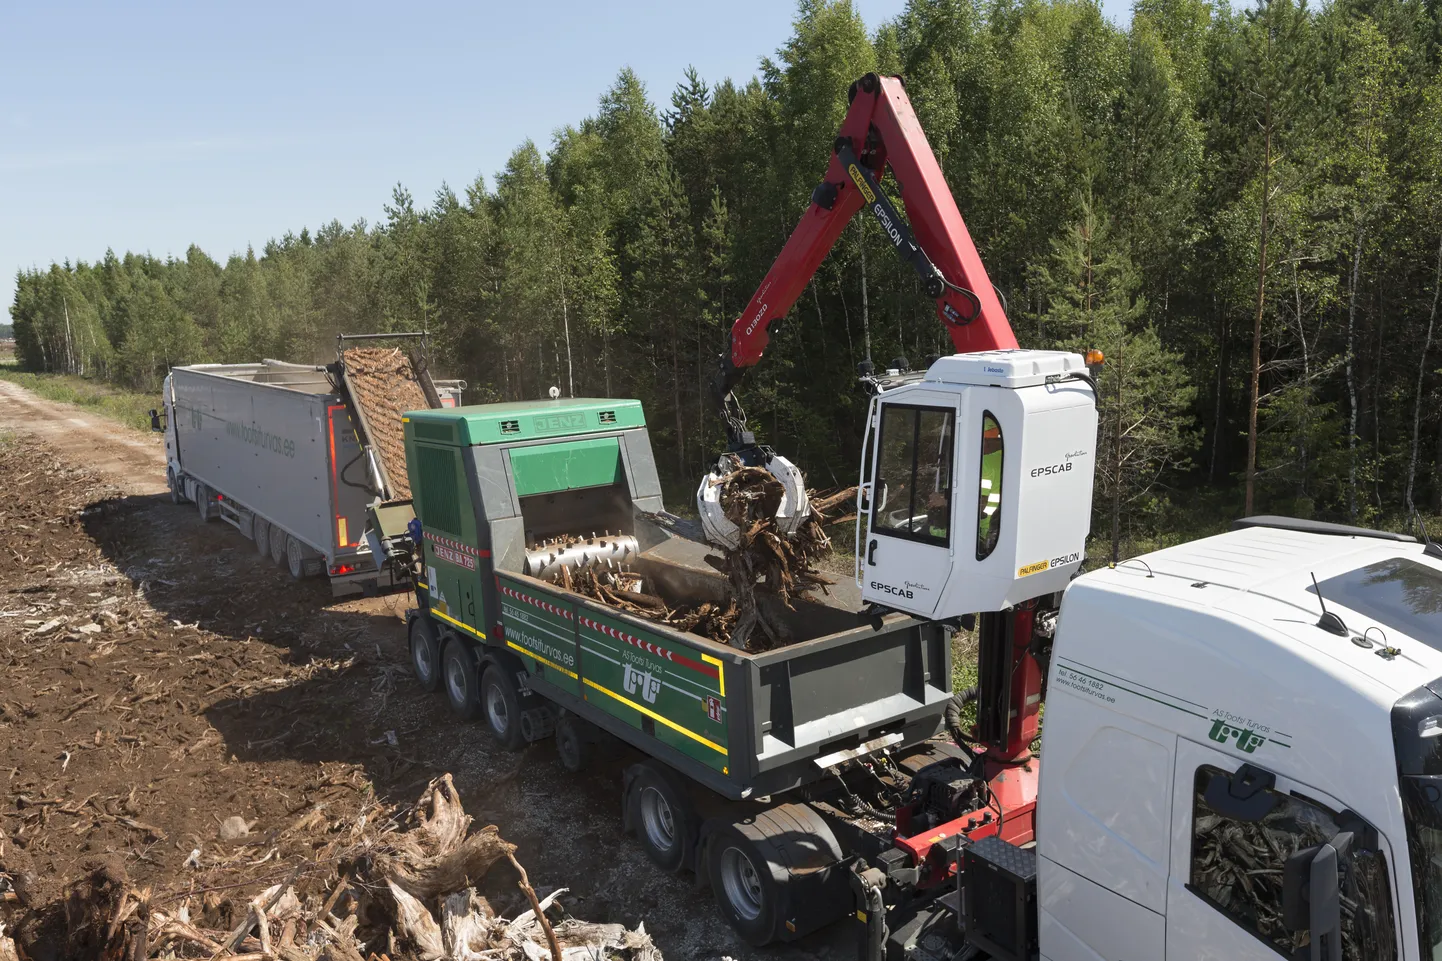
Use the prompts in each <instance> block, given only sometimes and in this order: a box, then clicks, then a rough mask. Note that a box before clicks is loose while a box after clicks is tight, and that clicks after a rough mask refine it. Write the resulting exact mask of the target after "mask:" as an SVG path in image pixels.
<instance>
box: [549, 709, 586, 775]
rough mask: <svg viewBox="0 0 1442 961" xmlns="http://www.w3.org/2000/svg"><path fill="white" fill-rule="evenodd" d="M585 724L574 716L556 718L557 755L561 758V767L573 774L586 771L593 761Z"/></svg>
mask: <svg viewBox="0 0 1442 961" xmlns="http://www.w3.org/2000/svg"><path fill="white" fill-rule="evenodd" d="M584 724H585V722H584V721H582V720H581V719H580V718H578V717H576V715H574V714H562V715H561V716H560V717H558V718H556V753H557V754H559V755H560V757H561V767H563V768H565V769H566V770H568V771H570V772H571V773H572V774H579V773H580V772H582V771H584V770H585V769H586V765H587V764H588V763H589V762H590V760H591V745H590V744H588V743H587V738H586V735H585V733H584V727H583V725H584Z"/></svg>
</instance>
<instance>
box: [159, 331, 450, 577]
mask: <svg viewBox="0 0 1442 961" xmlns="http://www.w3.org/2000/svg"><path fill="white" fill-rule="evenodd" d="M420 376H422V377H424V376H425V374H424V371H421V372H420ZM431 386H432V389H433V391H434V393H435V396H436V397H437V401H438V403H441V404H447V403H448V404H450V405H451V406H454V405H455V404H456V403H457V402H458V401H459V396H460V385H459V384H458V383H457V382H446V383H442V384H432V385H431ZM162 390H163V398H162V407H161V409H160V410H157V411H152V412H151V421H152V427H153V428H154V429H155V430H157V431H159V432H161V433H163V434H164V437H165V453H166V482H167V485H168V486H169V489H170V496H171V499H172V500H174V501H175V502H176V503H182V502H189V503H193V504H195V505H196V508H197V510H198V511H199V513H200V517H201V519H202V520H205V521H212V520H222V521H224V522H226V523H228V524H230V525H231V526H233V527H235V528H236V529H237V530H238V531H240V532H241V534H243V535H244V536H245V537H247V538H249V539H251V540H252V541H253V542H254V544H255V548H256V550H257V552H259V553H260V554H262V555H264V556H268V557H270V558H271V559H272V560H273V561H274V562H275V563H276V564H278V565H281V566H282V567H284V568H286V569H287V570H289V572H290V574H291V576H292V577H295V578H297V579H300V578H305V577H313V576H325V577H327V578H328V579H329V581H330V585H331V589H332V591H333V593H334V594H335V595H337V596H341V595H345V594H353V593H374V592H376V591H379V590H383V589H386V588H390V587H393V586H396V585H398V584H399V583H401V582H403V581H404V578H403V577H402V578H399V579H398V578H397V576H396V571H395V570H394V569H393V568H392V567H390V566H388V565H385V564H377V562H376V560H377V559H376V557H375V556H374V555H373V554H372V553H371V550H370V546H369V544H368V541H367V538H366V518H367V510H368V508H369V507H371V506H372V505H374V504H375V503H376V502H377V501H384V500H385V499H387V497H386V495H387V493H388V490H387V487H388V484H387V480H386V476H387V475H386V471H385V467H386V466H389V468H390V470H392V471H395V470H400V471H404V468H405V465H404V464H403V463H401V464H391V465H384V464H383V461H382V460H381V458H382V456H383V451H382V450H381V449H380V448H379V447H378V446H377V445H372V444H370V443H368V442H367V434H366V432H365V430H364V424H365V415H366V412H365V411H364V409H363V408H362V407H361V406H360V404H359V403H358V402H357V398H356V395H355V392H353V391H352V390H350V389H349V388H348V385H347V383H346V378H345V375H344V368H343V364H342V363H337V364H332V365H307V364H293V363H286V362H283V361H278V360H263V361H260V362H259V363H251V364H193V365H188V366H181V367H173V368H171V370H170V373H169V374H168V375H167V376H166V378H165V382H164V385H163V388H162Z"/></svg>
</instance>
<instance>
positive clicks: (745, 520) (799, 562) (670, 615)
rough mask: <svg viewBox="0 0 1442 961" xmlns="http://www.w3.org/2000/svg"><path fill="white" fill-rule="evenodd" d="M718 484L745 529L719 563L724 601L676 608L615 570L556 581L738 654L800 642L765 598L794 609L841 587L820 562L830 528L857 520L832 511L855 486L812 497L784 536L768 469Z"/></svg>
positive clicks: (778, 491) (742, 471) (740, 472)
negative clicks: (805, 598) (815, 594)
mask: <svg viewBox="0 0 1442 961" xmlns="http://www.w3.org/2000/svg"><path fill="white" fill-rule="evenodd" d="M714 483H717V484H721V485H723V486H724V490H723V491H722V493H721V506H722V509H723V510H724V511H725V512H726V517H727V518H728V519H729V520H730V521H731V522H732V523H733V524H735V525H736V527H737V530H739V531H740V542H739V543H738V545H737V546H736V547H735V548H733V549H728V550H726V551H725V552H724V553H723V555H722V559H721V562H720V564H719V565H718V568H719V570H720V571H721V573H723V574H724V575H726V580H727V591H726V601H725V602H724V603H713V602H706V603H702V604H687V603H684V602H682V603H676V604H672V603H670V602H668V601H667V600H666V599H665V598H662V597H659V596H657V595H655V594H652V593H647V591H646V590H645V587H646V584H645V583H644V581H643V579H642V578H641V577H640V575H638V574H636V573H635V572H633V571H629V570H626V569H624V568H615V567H612V566H607V567H600V566H593V567H587V568H582V569H581V570H579V571H575V572H572V571H569V570H566V569H564V568H563V569H562V570H561V571H560V572H559V573H558V577H557V581H558V583H559V584H560V585H561V586H562V587H564V588H565V589H566V590H570V591H575V592H576V593H578V594H584V595H586V596H587V597H591V598H594V599H596V600H598V601H600V602H601V603H603V604H606V605H608V606H611V607H615V608H618V609H620V610H623V611H625V612H627V613H628V614H634V615H636V616H637V617H643V618H646V619H647V620H651V621H655V622H657V623H659V624H664V625H666V626H667V627H672V628H675V629H676V630H680V631H689V632H690V633H693V634H699V635H700V636H702V637H706V638H709V639H711V640H713V641H716V642H717V643H720V644H729V645H731V646H732V647H735V648H738V649H740V650H747V651H753V652H756V651H763V650H769V649H771V648H774V647H779V646H782V645H784V644H788V643H791V642H792V641H794V640H796V639H797V638H795V637H794V636H793V635H792V633H791V631H790V630H789V629H788V628H787V627H786V625H785V624H783V623H782V622H781V621H780V620H779V619H778V618H777V617H776V616H775V615H774V614H773V613H771V612H770V611H769V610H768V605H767V604H765V603H764V602H763V600H762V599H763V597H765V596H767V595H769V596H773V597H776V598H777V599H779V600H780V602H781V603H782V604H784V605H785V606H786V607H787V608H788V609H791V610H795V606H794V605H793V604H792V600H793V599H794V598H796V597H798V596H800V595H802V594H804V593H806V592H808V591H812V590H818V589H819V590H820V591H822V592H823V593H825V592H826V588H827V587H828V586H829V585H831V584H834V583H835V581H833V580H832V579H831V578H829V577H827V576H826V575H825V574H822V573H821V571H820V570H818V568H817V562H818V561H819V560H820V559H821V558H822V557H823V556H824V555H825V554H826V553H827V552H829V551H830V550H831V539H830V538H828V537H827V536H826V531H825V527H826V525H828V524H835V523H841V522H843V521H846V520H849V519H853V518H854V516H855V515H848V516H847V517H835V518H833V517H832V516H831V512H833V511H835V510H837V508H838V507H841V506H842V505H845V504H850V503H852V502H854V501H855V499H856V488H855V487H849V488H846V489H844V490H839V491H835V492H832V493H827V494H822V493H818V492H815V491H812V492H810V498H811V513H810V515H809V516H808V517H807V518H806V520H805V521H803V522H802V524H801V527H800V528H799V529H798V530H797V531H795V532H794V533H792V534H784V533H782V532H781V531H780V530H779V529H778V528H777V524H776V509H777V508H778V507H779V506H780V504H781V498H782V495H783V493H784V491H783V488H782V486H781V482H780V481H778V480H777V479H776V478H775V477H774V476H772V474H771V473H770V472H769V471H767V470H765V469H763V468H760V467H738V468H737V469H736V470H733V471H731V472H730V473H728V474H726V475H724V476H722V477H720V478H718V479H716V480H715V481H714Z"/></svg>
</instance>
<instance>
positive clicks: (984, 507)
mask: <svg viewBox="0 0 1442 961" xmlns="http://www.w3.org/2000/svg"><path fill="white" fill-rule="evenodd" d="M1004 454H1005V450H1004V444H1003V442H1002V436H1001V425H1000V424H998V423H997V422H996V415H995V414H993V413H992V412H991V411H986V412H985V413H983V414H982V416H981V483H980V485H979V488H978V491H977V499H976V559H977V560H979V561H981V560H985V559H986V558H988V557H990V556H991V552H992V551H994V550H996V543H997V541H999V540H1000V539H1001V469H1002V466H1003V464H1002V462H1003V456H1004Z"/></svg>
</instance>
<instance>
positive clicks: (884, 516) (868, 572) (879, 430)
mask: <svg viewBox="0 0 1442 961" xmlns="http://www.w3.org/2000/svg"><path fill="white" fill-rule="evenodd" d="M905 397H906V399H905V402H901V401H900V400H898V401H896V402H887V401H884V400H883V401H880V402H879V403H878V404H877V415H876V418H875V420H874V422H873V423H874V427H875V444H874V445H873V447H872V449H871V463H872V472H871V477H870V478H869V479H868V482H867V484H866V491H865V497H864V500H863V508H865V507H866V506H867V504H866V503H865V501H867V500H869V511H868V514H867V533H866V538H865V540H864V542H863V543H862V544H861V556H860V557H859V558H858V566H859V572H860V577H861V596H862V599H863V600H866V601H870V602H874V603H877V604H880V605H882V606H884V607H889V608H892V609H895V610H900V611H905V612H907V613H909V614H915V615H918V616H923V617H925V616H928V615H930V614H932V613H933V612H934V611H935V610H936V607H937V603H938V602H939V601H940V600H941V596H942V592H943V591H944V589H945V588H946V585H947V581H948V580H949V578H950V576H951V569H952V552H953V542H954V537H955V534H956V531H955V530H954V529H953V528H954V527H955V525H954V523H953V521H954V518H953V517H952V514H953V511H952V506H953V493H954V491H953V489H952V488H953V481H954V475H955V474H956V425H957V418H958V413H959V410H958V401H957V395H956V394H947V393H942V392H940V391H916V392H907V393H906V395H905Z"/></svg>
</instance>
